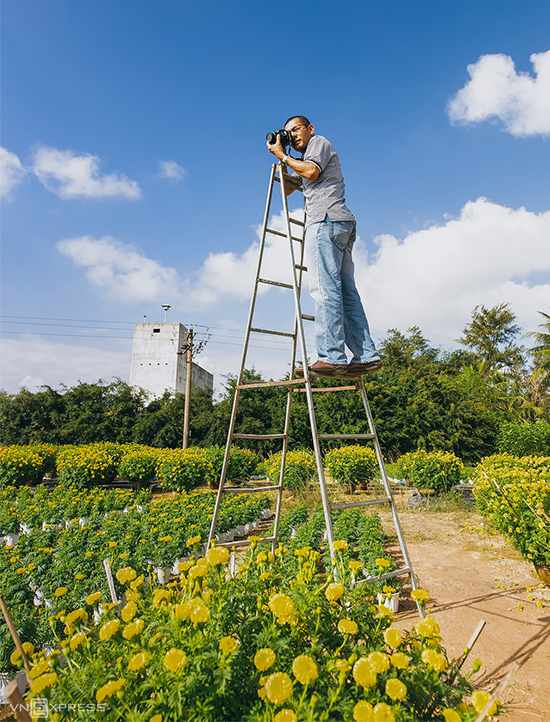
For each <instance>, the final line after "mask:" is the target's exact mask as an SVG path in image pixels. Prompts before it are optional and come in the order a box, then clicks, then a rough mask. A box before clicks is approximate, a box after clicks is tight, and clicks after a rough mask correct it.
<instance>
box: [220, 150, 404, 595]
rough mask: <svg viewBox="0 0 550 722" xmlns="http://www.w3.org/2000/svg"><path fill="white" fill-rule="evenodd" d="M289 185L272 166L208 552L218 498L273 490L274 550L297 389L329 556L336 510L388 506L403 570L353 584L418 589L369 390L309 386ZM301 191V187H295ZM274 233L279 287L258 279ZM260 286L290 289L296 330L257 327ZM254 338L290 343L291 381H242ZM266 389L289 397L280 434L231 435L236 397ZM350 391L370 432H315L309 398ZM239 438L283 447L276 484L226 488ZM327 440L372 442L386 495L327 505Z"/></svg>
mask: <svg viewBox="0 0 550 722" xmlns="http://www.w3.org/2000/svg"><path fill="white" fill-rule="evenodd" d="M277 183H278V184H279V186H280V190H281V197H282V203H283V218H284V228H285V232H282V231H278V230H276V229H273V228H269V227H268V223H269V218H270V210H271V204H272V200H273V190H274V188H275V186H276V184H277ZM291 183H292V182H291V181H290V180H289V176H288V174H287V172H286V166H285V165H284V164H283V163H282V162H279V163H275V164H273V166H272V168H271V175H270V179H269V188H268V194H267V202H266V206H265V213H264V219H263V225H262V232H261V239H260V248H259V254H258V266H257V270H256V278H255V283H254V291H253V293H252V299H251V303H250V311H249V316H248V324H247V327H246V333H245V339H244V346H243V353H242V360H241V366H240V371H239V375H238V378H237V384H236V386H235V396H234V399H233V408H232V412H231V420H230V423H229V432H228V435H227V444H226V447H225V455H224V460H223V465H222V470H221V475H220V482H219V486H218V493H217V497H216V504H215V507H214V512H213V516H212V523H211V526H210V533H209V536H208V548H209V547H210V545H211V543H212V541H213V540H214V539H215V538H216V525H217V521H218V515H219V510H220V505H221V500H222V497H223V495H224V494H250V493H264V492H266V491H275V492H277V503H276V509H275V521H274V526H273V534H272V535H271V536H269V537H263V538H261V540H260V541H262V542H270V543H271V548H272V551H273V552H275V548H276V546H277V537H278V533H279V522H280V518H281V505H282V499H283V488H284V486H283V481H284V472H285V465H286V455H287V451H288V438H289V430H290V411H291V407H292V399H293V395H294V393H295V392H296V391H301V392H303V393H305V394H306V398H307V407H308V412H309V420H310V424H311V433H312V439H313V449H314V454H315V461H316V466H317V474H318V478H319V488H320V492H321V498H322V503H323V511H324V517H325V523H326V536H327V542H328V544H329V549H330V555H331V557H332V558H334V557H335V552H334V549H333V542H334V536H333V530H332V517H331V512H332V511H335V510H337V509H351V508H355V507H362V506H374V505H388V506H389V507H390V509H391V513H392V518H393V523H394V526H395V530H396V533H397V538H398V540H399V546H400V548H401V553H402V555H403V559H404V566H403V567H402V568H400V569H396V570H394V571H392V572H388V573H387V574H382V575H381V576H376V577H367V578H364V579H361V580H359V579H358V580H356V583H360V582H370V581H381V580H386V579H391V578H392V577H397V576H400V575H408V576H409V579H410V583H411V587H412V588H413V589H417V585H416V578H415V575H414V571H413V568H412V564H411V561H410V557H409V553H408V551H407V545H406V544H405V539H404V536H403V531H402V529H401V524H400V521H399V516H398V514H397V510H396V507H395V502H394V499H393V495H392V491H391V487H390V482H389V479H388V476H387V474H386V468H385V466H384V458H383V456H382V451H381V448H380V443H379V440H378V435H377V433H376V429H375V427H374V420H373V417H372V413H371V410H370V406H369V401H368V397H367V392H366V389H365V384H364V381H363V377H362V376H359V375H358V376H350V375H347V374H346V376H345V377H344V379H345V380H348V379H350V380H353V382H354V383H353V385H347V386H334V387H330V388H326V387H323V388H320V387H318V388H315V387H313V386H312V378H313V377H312V376H311V375H310V373H309V369H308V361H307V359H308V355H307V348H306V337H305V333H304V323H303V322H304V321H314V320H315V319H314V317H313V316H310V315H307V314H303V313H302V310H301V303H300V296H301V292H302V280H303V275H304V273H305V272H306V271H307V268H306V267H305V265H304V253H305V242H304V235H305V205H304V220H298V219H296V218H292V217H291V216H290V214H289V211H288V204H287V197H286V196H287V189H288V188H289V185H290V184H291ZM298 190H301V189H298ZM268 233H269V234H274V235H276V236H282V237H283V238H285V239H286V240H287V241H288V250H289V255H290V259H289V260H290V268H291V270H292V283H283V282H281V281H274V280H270V279H267V278H263V277H262V262H263V260H264V251H265V244H266V236H267V234H268ZM260 284H267V285H270V286H277V287H280V288H286V289H288V290H291V291H292V292H293V294H294V329H293V331H291V332H290V331H289V332H287V331H278V330H270V329H265V328H260V327H258V326H255V325H254V314H255V310H256V301H257V296H258V289H259V287H260ZM252 334H268V335H273V336H283V337H287V338H289V339H291V340H292V344H291V345H292V351H291V362H290V368H291V369H292V371H291V377H290V379H287V380H283V381H259V382H254V381H253V382H247V381H246V380H245V378H244V371H245V365H246V360H247V355H248V348H249V344H250V339H251V336H252ZM298 347H299V350H300V355H301V360H302V362H303V371H304V375H303V377H296V376H295V373H294V370H295V368H296V361H297V351H298ZM267 387H287V389H288V395H287V402H286V411H285V418H284V428H283V431H282V432H281V433H278V434H248V433H240V432H237V431H235V425H236V418H237V409H238V405H239V398H240V396H241V394H242V393H251V392H253V389H260V388H267ZM349 391H359V393H360V394H361V399H362V402H363V406H364V409H365V414H366V417H367V421H368V426H369V431H370V433H368V434H337V433H335V434H319V432H318V429H317V421H316V417H315V407H314V401H313V394H314V393H328V392H349ZM239 439H257V440H269V441H272V440H281V441H282V449H281V470H280V474H279V480H278V483H277V484H265V485H259V486H255V487H239V486H227V485H226V481H227V479H226V477H227V469H228V466H229V455H230V451H231V447H232V445H233V443H234V442H235V441H238V440H239ZM329 439H338V440H364V441H367V440H368V441H372V442H373V443H374V449H375V452H376V459H377V462H378V466H379V468H380V474H381V479H382V486H383V488H384V496H382V497H381V498H377V499H367V500H362V501H355V502H346V503H336V504H331V502H330V500H329V496H328V492H327V485H326V480H325V472H324V469H323V460H322V454H321V445H320V442H321V441H325V440H329ZM249 543H250V542H249V541H248V540H246V539H243V540H237V541H232V542H226V543H221V544H218V546H227V547H229V548H233V547H239V546H245V545H248V544H249Z"/></svg>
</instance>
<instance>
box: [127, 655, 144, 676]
mask: <svg viewBox="0 0 550 722" xmlns="http://www.w3.org/2000/svg"><path fill="white" fill-rule="evenodd" d="M147 659H148V657H147V652H138V653H137V654H134V656H133V657H132V659H131V660H130V661H129V662H128V669H130V670H131V671H132V672H137V671H138V670H140V669H143V667H145V665H146V664H147Z"/></svg>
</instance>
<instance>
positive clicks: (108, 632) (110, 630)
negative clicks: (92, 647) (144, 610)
mask: <svg viewBox="0 0 550 722" xmlns="http://www.w3.org/2000/svg"><path fill="white" fill-rule="evenodd" d="M119 627H120V619H110V620H109V621H108V622H105V624H104V625H103V626H102V627H101V629H100V630H99V638H100V639H101V641H102V642H106V641H107V640H108V639H111V637H112V636H113V635H114V634H116V633H117V632H118V629H119Z"/></svg>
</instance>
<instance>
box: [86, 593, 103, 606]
mask: <svg viewBox="0 0 550 722" xmlns="http://www.w3.org/2000/svg"><path fill="white" fill-rule="evenodd" d="M102 596H103V592H93V594H88V596H87V597H86V604H89V605H90V606H91V607H93V605H94V604H95V603H96V602H99V600H100V599H101V597H102Z"/></svg>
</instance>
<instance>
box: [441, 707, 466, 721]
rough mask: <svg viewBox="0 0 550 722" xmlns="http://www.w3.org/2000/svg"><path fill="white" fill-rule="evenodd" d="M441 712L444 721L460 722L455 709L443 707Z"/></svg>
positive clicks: (460, 719) (460, 718)
mask: <svg viewBox="0 0 550 722" xmlns="http://www.w3.org/2000/svg"><path fill="white" fill-rule="evenodd" d="M442 714H443V717H444V718H445V722H462V717H461V716H460V715H459V714H458V712H457V711H456V710H454V709H451V708H450V707H447V709H444V710H443V712H442Z"/></svg>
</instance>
